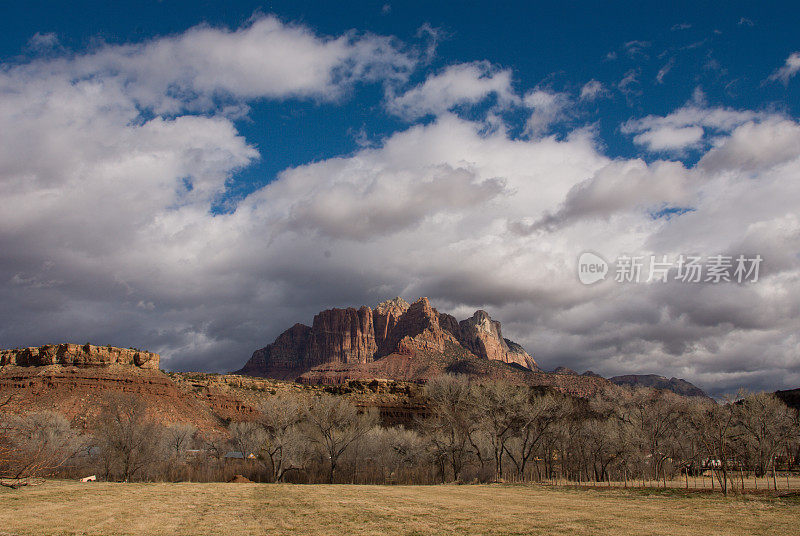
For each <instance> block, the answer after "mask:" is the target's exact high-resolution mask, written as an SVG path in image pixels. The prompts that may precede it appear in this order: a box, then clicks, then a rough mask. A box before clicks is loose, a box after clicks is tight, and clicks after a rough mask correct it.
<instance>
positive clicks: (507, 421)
mask: <svg viewBox="0 0 800 536" xmlns="http://www.w3.org/2000/svg"><path fill="white" fill-rule="evenodd" d="M476 391H477V393H476V396H475V402H474V404H475V408H476V411H477V412H478V413H479V415H480V419H479V429H480V431H481V432H482V433H483V434H485V435H486V437H487V438H488V440H489V444H490V445H491V448H492V455H493V457H494V468H495V480H496V481H499V480H501V479H502V478H503V457H504V456H505V454H506V445H507V443H508V442H509V440H511V438H512V437H514V435H515V434H516V433H517V430H518V429H519V427H520V425H521V423H522V419H523V418H524V416H523V412H524V408H525V402H526V393H525V392H524V391H523V390H522V389H521V388H519V387H518V386H516V385H511V384H509V383H507V382H501V381H491V382H487V383H484V384H482V385H480V386H478V387H477V389H476Z"/></svg>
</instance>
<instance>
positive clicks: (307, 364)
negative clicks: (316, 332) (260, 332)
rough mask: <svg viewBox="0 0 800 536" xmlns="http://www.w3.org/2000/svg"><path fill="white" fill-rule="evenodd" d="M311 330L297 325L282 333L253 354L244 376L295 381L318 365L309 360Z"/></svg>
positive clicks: (243, 370)
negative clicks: (298, 376) (303, 372)
mask: <svg viewBox="0 0 800 536" xmlns="http://www.w3.org/2000/svg"><path fill="white" fill-rule="evenodd" d="M310 346H311V328H310V327H308V326H306V325H303V324H295V325H294V326H292V327H291V328H289V329H287V330H286V331H284V332H283V333H281V334H280V335H279V336H278V338H277V339H275V342H273V343H272V344H270V345H268V346H265V347H264V348H261V349H259V350H256V351H255V352H253V357H251V358H250V361H248V362H247V363H246V364H245V366H244V368H242V370H241V371H240V372H241V373H242V374H248V375H252V376H268V377H270V378H278V379H294V378H295V377H297V375H298V374H301V373H302V371H304V370H308V369H309V368H311V367H313V366H314V365H316V364H318V363H312V362H311V360H310V359H309V348H310Z"/></svg>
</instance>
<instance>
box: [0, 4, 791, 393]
mask: <svg viewBox="0 0 800 536" xmlns="http://www.w3.org/2000/svg"><path fill="white" fill-rule="evenodd" d="M262 25H263V26H262ZM254 28H255V29H254ZM198 36H204V37H203V38H202V39H201V38H200V37H198ZM192 39H194V40H195V41H192V42H193V43H195V44H194V45H193V46H194V47H199V49H198V50H188V48H191V47H188V45H186V43H187V42H189V41H187V40H190V41H191V40H192ZM276 39H277V40H279V41H280V39H286V42H283V41H280V42H278V41H273V40H276ZM239 45H241V46H242V47H243V48H242V50H239ZM250 45H252V47H253V48H252V49H250V48H248V47H249V46H250ZM273 45H274V47H273ZM218 46H219V47H220V48H219V49H218V48H217V47H218ZM260 47H263V50H261V48H260ZM304 47H305V48H304ZM387 47H388V48H387ZM273 49H274V50H279V51H284V52H285V53H286V54H289V53H294V52H298V55H297V56H292V58H293V60H296V61H294V64H293V65H294V66H295V67H297V70H298V72H297V73H294V72H293V71H292V72H290V71H288V70H287V71H284V70H280V69H278V70H275V71H272V74H271V75H270V76H273V77H287V78H288V79H286V80H270V76H267V74H266V73H267V71H268V70H269V69H270V67H269V65H270V64H269V60H268V59H267V60H262V59H260V58H261V55H260V54H259V53H258V51H259V50H260V52H262V53H263V54H264V55H266V56H267V57H269V56H270V54H271V51H273ZM402 50H403V47H402V46H401V45H398V44H395V43H392V42H391V40H387V39H386V38H382V37H380V36H364V35H358V34H347V35H345V36H338V37H320V36H317V35H316V34H314V33H313V32H312V31H311V30H309V29H308V28H305V27H302V26H290V25H283V24H280V23H278V22H277V21H275V20H274V19H269V18H267V19H263V21H262V20H261V19H259V21H255V22H253V23H251V24H250V25H248V26H246V27H244V28H240V29H238V30H233V31H229V30H224V29H212V28H196V29H193V30H190V31H189V32H185V33H184V34H179V35H176V36H173V37H169V38H165V39H164V40H158V39H157V40H153V41H150V42H148V43H143V44H133V45H123V46H117V45H114V46H101V47H99V48H97V49H94V50H92V51H91V52H88V53H86V54H83V55H81V54H76V55H72V56H69V57H66V56H62V57H55V58H42V59H37V60H33V61H30V62H28V63H24V64H19V65H10V66H6V67H5V68H4V69H3V70H0V94H1V95H2V98H0V209H1V210H0V249H1V250H2V251H3V255H1V256H0V282H1V283H0V299H2V301H3V303H4V305H5V306H4V307H3V309H2V310H0V341H1V342H2V345H3V346H17V345H32V344H42V343H46V342H57V341H63V340H70V341H74V342H79V343H83V342H86V341H87V340H88V341H92V342H96V343H99V344H115V345H121V346H137V347H147V348H149V349H152V350H154V351H159V352H161V353H162V354H163V355H164V366H165V367H167V368H177V369H194V370H217V371H220V370H232V369H235V368H238V367H240V366H241V364H242V363H243V362H244V361H245V360H246V359H247V358H248V357H249V355H250V353H251V352H252V351H253V350H254V349H255V348H258V347H260V346H263V345H265V344H267V343H269V342H271V340H272V339H273V338H274V337H275V336H276V335H278V334H279V333H280V332H281V331H282V330H283V329H286V328H287V327H288V326H291V325H292V324H294V323H295V322H309V321H310V319H311V318H312V317H313V314H314V313H315V312H317V311H319V310H320V309H323V308H326V307H333V306H347V305H358V304H362V303H364V304H368V305H374V304H375V303H377V302H378V301H379V300H381V299H384V298H385V297H387V296H394V295H403V296H405V297H406V298H408V299H414V298H416V297H418V296H421V295H427V296H429V297H430V298H431V299H432V301H433V303H434V304H436V305H437V306H438V307H439V308H440V310H444V311H448V312H451V313H454V314H456V315H457V316H459V317H464V316H466V315H468V314H471V313H472V312H473V311H474V310H475V309H477V308H485V309H488V310H489V311H491V313H492V316H493V317H495V318H498V319H499V320H501V321H502V322H503V329H504V333H506V334H507V336H509V337H511V338H512V339H514V340H518V341H519V342H520V343H522V344H523V345H524V346H525V347H526V348H527V349H528V350H529V351H531V352H533V353H534V355H535V356H536V358H537V360H538V361H539V362H540V363H541V364H542V365H543V366H545V367H547V368H554V367H555V366H557V365H566V366H569V367H571V368H574V369H579V370H584V369H587V368H591V369H593V370H595V371H598V372H600V373H602V374H605V375H613V374H619V373H630V372H642V373H644V372H659V373H665V374H669V375H675V376H680V377H686V378H688V379H690V380H692V381H695V382H696V383H698V384H699V385H701V386H702V387H704V388H707V389H709V390H710V391H711V392H712V393H721V392H724V391H725V390H727V389H730V388H734V387H737V386H739V385H748V386H750V387H751V388H756V389H757V388H770V389H774V388H779V387H796V385H797V384H798V382H800V362H799V361H798V357H797V356H798V353H797V349H798V344H799V341H798V338H797V325H798V322H799V321H800V298H799V297H800V261H798V259H797V257H796V252H797V251H798V250H800V220H799V219H798V217H797V215H796V212H797V206H799V205H800V182H798V181H797V176H798V174H800V160H798V158H799V157H800V145H798V143H799V140H800V125H798V123H797V121H796V120H794V119H792V118H788V117H782V116H776V115H764V114H762V113H759V112H753V111H747V110H731V109H727V108H720V107H709V106H707V105H706V104H705V103H704V102H702V99H699V98H698V99H695V100H693V101H692V102H690V103H688V104H687V105H686V106H684V107H681V108H679V109H678V110H675V111H674V112H673V113H671V114H667V115H665V116H646V117H644V118H641V119H634V120H632V121H630V122H628V123H627V124H626V126H624V127H623V128H624V131H625V132H626V133H628V134H633V135H634V136H637V137H638V136H649V137H646V138H641V143H642V144H643V145H644V146H646V147H653V148H654V150H659V149H657V148H658V147H664V148H675V149H677V148H686V147H688V146H692V144H696V147H697V150H698V151H699V155H698V156H699V162H698V164H696V165H685V164H683V163H681V162H677V161H671V160H669V159H667V158H664V159H663V160H658V161H655V162H649V163H648V162H645V161H643V160H639V159H625V158H618V159H610V158H609V157H608V156H606V155H605V154H604V153H603V151H602V149H601V147H602V140H598V139H596V138H595V134H594V133H592V132H591V131H589V130H586V129H583V128H578V129H576V130H575V131H573V132H571V133H570V134H569V135H566V136H563V137H554V136H541V135H530V136H522V137H514V136H512V135H511V134H509V132H511V130H512V129H510V128H496V129H489V130H487V129H486V125H485V123H484V122H483V121H478V122H473V121H469V120H466V119H464V118H460V117H458V116H457V115H454V114H450V113H443V112H441V110H445V111H446V110H448V109H450V108H451V107H452V106H453V104H451V103H452V102H454V100H453V99H454V97H452V94H451V93H448V91H445V90H443V91H440V92H438V93H437V92H431V93H429V95H438V96H437V97H436V98H433V97H431V98H430V99H429V100H426V99H422V98H421V97H420V100H419V101H416V100H413V99H411V98H410V97H409V100H408V101H407V102H409V103H411V102H414V103H425V106H427V105H428V103H431V102H438V103H439V104H437V105H436V106H433V105H430V106H429V108H427V109H435V110H436V111H435V112H430V113H434V114H437V117H436V118H435V119H434V120H433V121H431V122H429V123H427V124H416V125H412V126H409V127H407V128H405V129H403V130H400V131H397V132H394V133H392V134H390V135H388V136H387V137H386V138H385V139H383V140H381V142H380V143H378V144H377V145H375V146H373V147H364V148H360V149H358V150H356V151H355V152H353V153H352V154H348V155H344V156H339V157H335V158H328V159H324V160H320V161H317V162H313V163H308V164H304V165H299V166H296V167H292V168H289V169H286V170H284V171H283V172H282V173H280V174H279V176H278V177H277V179H276V180H274V181H272V182H270V183H269V184H267V185H266V186H264V187H262V188H260V189H258V190H256V191H254V192H253V193H251V194H249V195H247V196H246V197H245V198H244V199H242V200H241V201H240V202H239V203H238V204H237V205H235V206H232V207H231V210H230V211H229V212H226V213H225V214H215V213H213V212H212V210H211V207H212V204H213V201H214V199H216V198H217V197H218V195H219V194H220V192H224V191H225V188H226V184H227V181H228V180H229V179H230V178H231V176H232V174H233V173H235V172H236V171H237V170H239V169H242V168H245V167H247V166H249V165H251V164H252V163H253V162H254V161H255V160H256V159H258V158H259V157H260V156H261V155H260V154H259V152H258V151H257V150H256V148H255V147H254V146H253V145H252V144H250V143H248V141H247V140H246V139H244V137H243V136H242V135H241V134H240V132H239V131H238V130H237V127H236V123H235V122H234V121H233V120H232V119H231V117H230V116H227V115H225V114H223V113H220V112H219V108H217V107H216V106H215V107H211V108H208V107H207V106H209V105H208V102H210V101H209V99H211V100H214V99H229V100H230V101H231V104H232V105H239V106H246V105H247V103H248V102H250V101H251V100H253V99H259V98H281V99H283V98H313V99H320V100H330V99H333V101H332V102H334V103H335V99H337V98H341V96H342V95H343V94H344V93H346V91H347V89H348V87H352V84H357V83H358V81H360V80H361V81H370V80H375V81H377V82H379V83H381V82H383V81H387V80H388V83H389V84H390V85H391V87H396V84H397V79H396V77H397V76H405V74H404V73H405V72H406V70H407V69H409V68H411V67H410V66H411V65H413V63H414V60H413V59H412V58H411V57H410V56H407V55H405V54H404V53H403V52H401V51H402ZM155 51H159V52H155ZM303 51H306V52H308V51H313V52H314V53H311V52H309V53H308V54H306V53H305V52H303ZM317 52H318V53H319V54H317ZM238 54H242V55H241V56H240V55H238ZM176 55H177V57H179V58H180V59H181V61H179V62H175V61H174V56H176ZM220 58H226V59H224V60H223V59H220ZM304 62H305V63H304ZM220 63H224V64H225V65H220ZM468 65H473V64H468ZM173 67H175V68H177V69H178V70H177V71H171V70H170V69H172V68H173ZM290 67H291V66H289V67H287V66H285V65H284V66H281V69H290ZM218 70H221V71H219V72H223V73H226V74H230V75H231V76H230V77H227V78H225V79H219V80H215V77H214V73H215V72H218ZM251 71H253V72H251ZM446 72H447V70H445V71H443V72H441V73H438V75H443V74H444V73H446ZM475 72H476V73H478V77H477V80H481V73H483V75H484V76H486V75H487V73H489V75H488V76H489V78H491V79H492V80H494V78H496V77H497V76H499V73H500V72H502V71H497V70H495V69H493V68H486V69H483V70H481V69H478V70H477V71H475ZM438 75H433V76H434V77H435V76H438ZM509 76H510V75H509ZM466 79H467V80H471V81H473V82H474V81H475V77H474V76H473V77H470V76H467V77H466ZM429 80H430V79H429ZM426 83H427V82H424V83H423V84H421V85H420V86H418V87H417V88H412V90H411V91H414V89H419V90H420V91H419V93H423V91H422V88H424V87H425V84H426ZM493 83H497V81H493ZM445 86H446V84H445ZM493 87H496V88H497V89H496V91H501V90H503V89H502V88H507V87H508V85H506V84H505V83H502V84H498V85H497V86H493ZM486 94H487V90H486V88H485V87H484V88H483V89H482V90H480V91H476V92H475V93H470V94H469V95H468V96H466V97H465V96H464V94H463V93H461V94H457V95H460V96H459V97H458V98H460V99H462V101H463V102H465V103H467V104H469V103H471V102H481V99H483V98H485V95H486ZM488 94H490V95H491V94H492V91H488ZM470 95H473V96H470ZM474 95H477V96H474ZM480 95H484V96H480ZM401 96H402V95H401ZM458 98H456V99H455V100H456V101H457V100H458ZM463 99H466V100H465V101H464V100H463ZM470 99H477V100H470ZM334 105H335V104H334ZM569 105H570V100H569V97H568V96H566V95H563V94H558V93H553V92H550V91H546V90H542V89H535V90H532V91H529V92H528V93H526V94H525V98H524V106H525V107H528V108H529V109H530V113H531V119H532V120H533V117H534V116H536V119H535V120H533V123H532V124H531V126H529V131H530V133H531V134H533V133H534V132H537V133H539V134H541V133H545V132H546V131H547V129H548V128H549V126H551V125H552V124H553V122H554V121H559V120H561V119H562V118H563V117H564V114H565V113H567V112H568V110H569ZM143 106H145V107H147V108H148V109H147V111H146V112H147V113H142V107H143ZM415 106H416V104H415ZM419 106H420V107H419V108H415V107H414V106H411V105H410V104H409V108H408V109H409V110H411V109H425V106H423V105H422V104H420V105H419ZM204 107H205V108H204ZM198 110H205V113H197V112H198ZM426 113H427V112H426ZM537 114H538V116H537ZM698 129H699V130H702V131H703V132H702V135H701V138H700V139H698V134H700V132H699V130H698ZM659 136H660V137H659ZM637 143H638V142H637ZM670 208H686V209H690V210H687V211H686V212H684V213H682V214H680V215H677V216H675V217H672V218H669V219H667V218H662V217H659V216H658V212H659V211H660V210H664V209H670ZM587 249H591V250H593V251H596V252H597V253H598V254H601V255H603V256H604V257H605V258H607V259H609V260H613V259H614V258H616V257H617V256H618V255H621V254H638V255H642V256H649V255H669V256H672V257H674V256H677V255H678V254H682V253H685V254H701V255H715V254H720V253H721V254H730V255H734V254H738V253H745V254H748V255H749V254H755V253H760V254H762V255H763V257H764V267H763V272H762V274H761V278H760V280H759V282H758V283H754V284H742V285H739V284H735V283H734V284H718V285H715V284H711V283H698V284H686V283H681V282H679V281H674V280H671V281H670V282H668V283H663V284H662V283H640V284H625V285H623V284H617V283H615V282H612V281H606V282H603V283H599V284H598V285H596V286H592V287H585V286H583V285H581V284H580V283H579V282H578V280H577V278H576V276H575V269H576V266H575V262H576V259H577V257H578V255H579V254H580V253H581V252H582V251H585V250H587Z"/></svg>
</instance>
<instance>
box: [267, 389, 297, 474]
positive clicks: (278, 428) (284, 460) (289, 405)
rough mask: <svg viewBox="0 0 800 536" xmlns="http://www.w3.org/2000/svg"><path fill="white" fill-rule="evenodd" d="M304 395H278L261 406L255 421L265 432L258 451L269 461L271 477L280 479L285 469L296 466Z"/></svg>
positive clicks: (293, 468)
mask: <svg viewBox="0 0 800 536" xmlns="http://www.w3.org/2000/svg"><path fill="white" fill-rule="evenodd" d="M307 402H308V401H307V400H306V399H305V398H302V399H301V398H298V397H297V396H291V395H278V396H274V397H270V398H268V399H267V400H266V401H265V402H264V403H263V404H262V405H261V415H260V417H259V422H260V424H261V426H262V427H263V429H264V432H265V441H264V444H263V445H262V449H263V450H262V452H263V453H264V455H265V456H266V457H267V458H268V459H269V461H270V467H271V470H272V480H273V481H275V482H280V481H281V480H283V478H284V476H285V475H286V472H287V471H291V470H296V469H299V468H300V459H301V457H302V455H303V451H304V446H305V445H304V442H303V440H302V433H301V431H300V423H301V422H302V420H303V418H304V406H305V404H307Z"/></svg>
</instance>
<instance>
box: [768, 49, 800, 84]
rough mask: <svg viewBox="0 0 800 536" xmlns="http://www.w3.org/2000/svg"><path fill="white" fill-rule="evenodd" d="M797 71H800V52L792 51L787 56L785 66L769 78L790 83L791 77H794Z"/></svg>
mask: <svg viewBox="0 0 800 536" xmlns="http://www.w3.org/2000/svg"><path fill="white" fill-rule="evenodd" d="M797 71H800V52H792V53H791V54H789V57H788V58H786V62H785V63H784V64H783V67H781V68H780V69H778V70H776V71H775V72H774V73H772V74H771V75H769V80H780V81H781V82H783V83H784V84H788V83H789V79H791V78H793V77H794V75H796V74H797Z"/></svg>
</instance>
